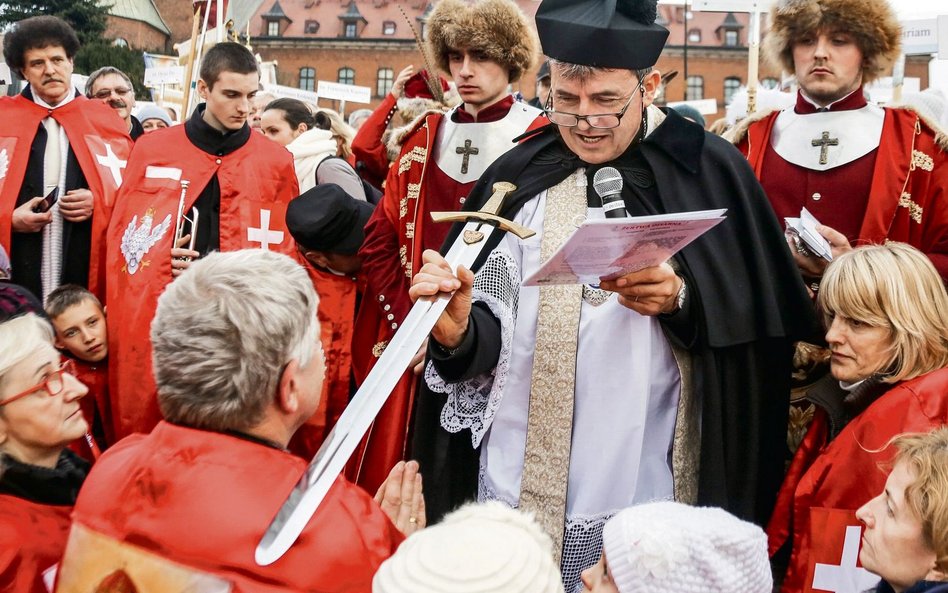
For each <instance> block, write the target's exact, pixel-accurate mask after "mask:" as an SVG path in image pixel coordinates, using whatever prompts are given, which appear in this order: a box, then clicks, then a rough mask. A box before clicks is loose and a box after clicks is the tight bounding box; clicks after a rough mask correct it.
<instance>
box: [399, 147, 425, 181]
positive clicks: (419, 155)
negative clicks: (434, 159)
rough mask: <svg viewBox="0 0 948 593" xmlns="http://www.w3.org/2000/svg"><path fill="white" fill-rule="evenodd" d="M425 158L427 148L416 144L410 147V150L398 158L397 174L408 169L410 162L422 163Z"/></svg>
mask: <svg viewBox="0 0 948 593" xmlns="http://www.w3.org/2000/svg"><path fill="white" fill-rule="evenodd" d="M426 158H428V149H427V148H424V147H422V146H416V147H414V148H412V149H411V150H410V151H408V152H406V153H405V154H404V155H402V158H400V159H398V174H399V175H401V174H402V173H404V172H405V171H407V170H408V169H410V168H411V164H412V162H416V163H424V162H425V159H426Z"/></svg>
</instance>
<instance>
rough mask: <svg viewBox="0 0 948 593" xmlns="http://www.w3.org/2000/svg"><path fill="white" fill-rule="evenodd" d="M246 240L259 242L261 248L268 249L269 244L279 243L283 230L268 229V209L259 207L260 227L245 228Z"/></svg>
mask: <svg viewBox="0 0 948 593" xmlns="http://www.w3.org/2000/svg"><path fill="white" fill-rule="evenodd" d="M247 240H248V241H252V242H254V243H260V247H261V249H266V250H267V251H269V250H270V245H279V244H280V243H282V242H283V231H271V230H270V211H269V210H266V209H263V208H261V209H260V228H258V229H254V228H249V229H247Z"/></svg>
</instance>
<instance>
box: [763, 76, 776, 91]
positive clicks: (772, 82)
mask: <svg viewBox="0 0 948 593" xmlns="http://www.w3.org/2000/svg"><path fill="white" fill-rule="evenodd" d="M760 86H762V87H763V88H765V89H768V90H770V89H776V88H780V81H779V80H777V79H776V78H765V79H763V80H761V81H760Z"/></svg>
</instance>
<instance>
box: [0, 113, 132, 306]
mask: <svg viewBox="0 0 948 593" xmlns="http://www.w3.org/2000/svg"><path fill="white" fill-rule="evenodd" d="M0 113H2V114H3V119H4V121H5V122H6V123H5V124H4V125H3V127H2V130H0V212H3V213H4V215H3V216H0V245H2V246H3V247H4V249H6V250H7V252H8V253H9V251H10V243H11V233H12V221H13V217H12V215H8V214H7V213H12V212H13V210H14V209H15V208H16V201H17V196H18V195H19V193H20V188H21V187H22V185H23V179H24V177H25V175H26V167H27V161H28V160H29V155H30V148H31V146H32V145H33V140H34V138H35V137H36V132H37V130H38V129H39V126H40V123H41V122H42V121H43V120H44V119H45V118H46V117H48V116H51V117H52V118H53V119H54V120H56V122H57V123H58V124H59V125H60V126H62V127H63V129H64V130H65V131H66V137H67V138H68V139H69V146H70V147H71V148H72V151H73V153H75V155H76V160H77V161H78V162H79V167H80V168H81V169H82V173H83V175H84V176H85V178H86V181H87V182H88V183H89V189H90V190H91V191H92V195H93V196H94V200H95V202H94V204H93V210H92V245H91V250H90V255H89V258H90V261H89V285H88V286H89V290H91V291H92V292H93V293H94V294H95V295H96V296H98V297H99V298H100V299H101V298H104V296H105V268H104V260H105V245H104V243H103V241H104V240H105V235H106V229H107V228H108V225H109V218H110V217H111V212H112V208H113V207H114V206H115V200H116V193H117V192H118V186H119V184H118V183H116V179H115V176H114V174H113V170H114V171H115V172H116V173H117V174H118V175H119V178H120V179H121V178H123V177H124V175H123V174H124V171H122V170H121V168H119V167H118V165H115V166H114V167H115V168H114V169H110V168H109V165H108V163H110V162H113V163H117V162H119V161H126V160H127V159H128V155H129V151H131V149H132V140H131V138H129V137H128V129H127V126H126V125H125V122H123V121H122V120H121V119H119V118H118V117H116V115H115V112H114V111H113V110H112V109H111V108H110V107H108V106H106V105H105V104H104V103H102V102H100V101H89V100H88V99H86V98H85V97H76V98H74V99H73V100H72V101H70V102H69V103H66V104H65V105H63V106H62V107H58V108H56V109H46V108H45V107H41V106H40V105H38V104H36V103H34V102H33V101H30V100H29V99H27V98H26V97H24V96H22V95H17V96H16V97H0ZM110 155H114V157H115V158H114V159H110V158H108V157H109V156H110ZM63 166H65V163H63Z"/></svg>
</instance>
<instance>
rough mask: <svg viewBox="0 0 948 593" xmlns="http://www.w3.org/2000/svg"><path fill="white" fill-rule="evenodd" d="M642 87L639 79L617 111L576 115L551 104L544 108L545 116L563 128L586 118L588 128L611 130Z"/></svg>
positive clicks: (551, 98) (551, 99) (574, 125)
mask: <svg viewBox="0 0 948 593" xmlns="http://www.w3.org/2000/svg"><path fill="white" fill-rule="evenodd" d="M641 88H642V84H641V81H639V84H637V85H636V87H635V88H634V89H633V90H632V94H631V95H630V96H629V100H628V101H626V102H625V107H623V108H622V110H621V111H619V112H618V113H596V114H593V115H577V114H575V113H566V112H565V111H556V110H555V109H553V107H552V105H551V106H550V107H549V108H547V109H545V112H546V116H547V117H548V118H549V119H550V121H551V122H553V123H554V124H556V125H558V126H561V127H564V128H574V127H576V126H578V125H579V120H581V119H582V120H586V123H587V124H588V125H589V127H590V128H594V129H596V130H611V129H612V128H618V127H619V123H620V122H621V121H622V116H623V115H625V112H626V110H628V109H629V105H631V104H632V99H634V98H635V92H636V91H638V90H640V89H641ZM549 96H550V102H551V103H552V101H553V93H552V92H550V95H549Z"/></svg>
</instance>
